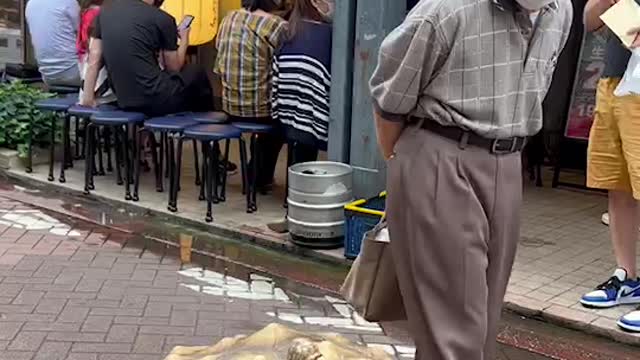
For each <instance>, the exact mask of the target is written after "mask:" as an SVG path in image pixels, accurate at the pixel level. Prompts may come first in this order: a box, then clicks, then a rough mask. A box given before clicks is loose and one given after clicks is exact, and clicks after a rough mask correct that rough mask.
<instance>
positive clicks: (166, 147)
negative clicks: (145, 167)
mask: <svg viewBox="0 0 640 360" xmlns="http://www.w3.org/2000/svg"><path fill="white" fill-rule="evenodd" d="M164 152H165V154H164V156H165V158H166V159H167V160H166V161H165V168H164V177H165V178H169V172H170V169H169V134H168V133H164Z"/></svg>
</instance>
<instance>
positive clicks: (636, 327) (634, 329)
mask: <svg viewBox="0 0 640 360" xmlns="http://www.w3.org/2000/svg"><path fill="white" fill-rule="evenodd" d="M618 326H619V327H620V328H622V329H624V330H627V331H631V332H635V333H640V325H631V324H627V323H625V322H623V321H622V320H619V321H618Z"/></svg>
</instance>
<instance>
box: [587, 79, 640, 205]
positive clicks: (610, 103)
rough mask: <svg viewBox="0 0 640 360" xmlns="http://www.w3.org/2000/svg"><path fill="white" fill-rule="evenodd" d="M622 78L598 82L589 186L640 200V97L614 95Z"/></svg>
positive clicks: (588, 160) (589, 155)
mask: <svg viewBox="0 0 640 360" xmlns="http://www.w3.org/2000/svg"><path fill="white" fill-rule="evenodd" d="M619 82H620V79H617V78H605V79H602V80H600V82H599V83H598V90H597V97H596V109H595V117H594V121H593V126H592V127H591V134H590V136H589V150H588V154H587V186H588V187H590V188H594V189H603V190H618V191H625V192H629V193H632V194H633V197H634V198H635V199H637V200H640V96H637V95H631V96H623V97H616V96H614V95H613V92H614V90H615V89H616V87H617V86H618V83H619Z"/></svg>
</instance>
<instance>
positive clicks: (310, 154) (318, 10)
mask: <svg viewBox="0 0 640 360" xmlns="http://www.w3.org/2000/svg"><path fill="white" fill-rule="evenodd" d="M333 9H334V0H298V1H296V4H295V7H294V9H293V13H292V15H291V18H290V20H289V31H288V39H287V40H286V41H285V42H284V44H283V45H282V47H281V48H280V50H278V52H277V54H276V56H275V58H274V61H273V98H272V100H273V103H272V107H273V108H272V116H273V119H274V120H276V121H279V122H280V123H281V124H282V125H283V127H284V132H285V137H286V139H287V142H288V144H289V146H291V147H292V149H291V150H292V152H291V155H292V159H289V161H290V163H291V164H292V165H294V164H297V163H301V162H308V161H315V160H317V158H318V150H323V151H326V150H327V142H328V139H329V114H330V101H329V98H330V92H331V35H332V27H331V25H330V22H331V19H332V16H333Z"/></svg>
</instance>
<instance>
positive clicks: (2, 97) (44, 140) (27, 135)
mask: <svg viewBox="0 0 640 360" xmlns="http://www.w3.org/2000/svg"><path fill="white" fill-rule="evenodd" d="M51 96H52V94H49V93H47V92H44V91H42V90H41V89H38V88H36V87H33V86H29V85H26V84H24V83H21V82H12V83H5V84H0V148H4V149H9V150H16V151H17V153H18V156H19V158H21V159H23V160H24V159H26V157H27V152H28V147H29V141H30V140H31V141H32V146H33V154H34V165H35V164H38V163H42V161H46V159H47V157H46V156H44V154H46V152H45V151H43V149H48V148H49V146H50V144H51V120H52V116H56V115H53V114H50V113H43V112H41V111H40V110H38V109H37V108H36V106H35V104H36V102H37V101H38V100H42V99H45V98H48V97H51ZM56 123H57V124H60V122H56ZM59 136H60V133H59V129H57V131H56V139H58V137H59ZM56 142H57V140H56ZM7 161H8V160H5V162H7Z"/></svg>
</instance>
